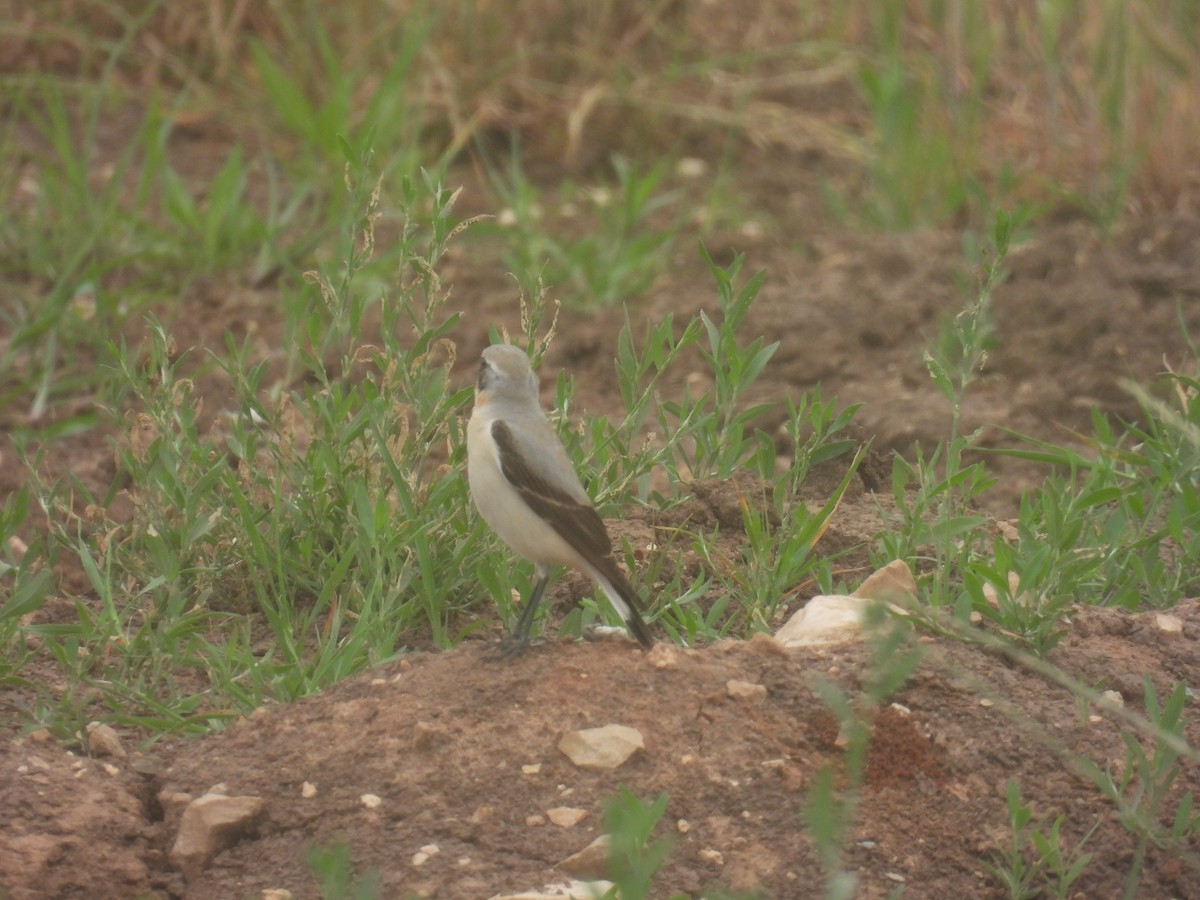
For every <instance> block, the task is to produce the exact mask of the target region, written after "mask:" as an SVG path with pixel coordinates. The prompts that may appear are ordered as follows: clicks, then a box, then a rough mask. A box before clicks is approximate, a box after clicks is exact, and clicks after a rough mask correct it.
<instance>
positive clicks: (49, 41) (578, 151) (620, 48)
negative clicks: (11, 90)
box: [0, 0, 1200, 207]
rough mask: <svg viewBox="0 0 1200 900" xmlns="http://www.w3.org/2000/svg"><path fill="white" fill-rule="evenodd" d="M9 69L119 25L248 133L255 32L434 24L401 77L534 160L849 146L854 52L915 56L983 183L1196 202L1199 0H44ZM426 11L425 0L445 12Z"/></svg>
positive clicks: (114, 42) (314, 39)
mask: <svg viewBox="0 0 1200 900" xmlns="http://www.w3.org/2000/svg"><path fill="white" fill-rule="evenodd" d="M4 6H7V7H8V9H5V10H3V15H0V19H2V20H3V21H5V22H6V23H7V24H5V25H4V26H3V27H2V29H0V58H2V59H3V60H5V62H4V63H3V64H2V65H3V68H4V78H5V80H8V81H14V80H19V79H20V78H21V77H24V76H30V75H34V74H35V73H38V74H49V75H52V76H55V77H57V78H61V79H65V80H69V81H79V82H86V81H92V80H95V79H96V78H98V77H99V75H100V74H101V72H102V71H103V70H104V68H105V66H106V65H108V63H109V60H110V58H111V56H112V54H113V53H114V50H116V49H117V48H118V47H121V46H122V44H123V45H124V49H123V52H121V53H120V54H119V57H118V58H117V62H116V65H115V66H114V68H113V73H112V75H113V81H114V82H115V85H116V86H117V87H118V88H119V89H122V90H124V91H126V92H128V93H130V94H144V93H145V92H146V91H148V90H157V91H162V92H166V93H168V94H170V95H175V96H182V97H184V98H185V99H184V101H183V103H182V104H180V105H179V106H178V107H177V108H178V110H179V111H178V112H177V113H176V115H177V116H179V117H181V118H182V119H183V120H184V121H185V122H186V123H188V124H200V125H204V124H209V123H213V124H219V125H220V126H222V127H226V128H231V129H232V130H233V132H234V133H235V134H241V133H243V132H244V131H247V130H253V127H255V126H256V124H257V123H259V122H261V121H263V115H264V113H269V111H264V110H263V109H261V105H262V91H261V89H260V86H259V85H258V84H256V74H255V68H254V66H253V63H252V60H251V54H250V48H251V44H252V42H253V41H254V40H258V41H262V42H264V43H265V44H266V45H267V46H268V47H271V48H273V50H274V51H275V54H276V56H277V58H278V59H280V60H281V61H282V62H283V63H284V65H285V67H286V68H287V70H288V71H289V73H290V74H291V76H292V77H293V78H294V79H295V82H296V84H297V85H298V86H299V87H300V88H301V89H302V90H303V91H305V92H307V93H308V94H309V95H311V96H320V95H321V92H322V91H323V90H325V87H326V81H327V73H326V64H323V63H322V60H321V41H322V40H327V41H328V47H329V48H332V49H333V52H334V54H335V55H336V57H337V58H339V59H341V60H342V61H344V64H345V65H346V66H353V67H354V69H355V71H356V72H357V73H359V74H360V78H359V81H358V91H359V92H361V94H362V96H364V97H365V96H367V95H369V94H370V92H371V90H372V88H373V82H372V73H373V72H378V71H382V70H383V69H385V68H386V66H387V65H388V64H389V61H390V58H391V55H392V54H393V53H394V52H395V48H396V47H397V46H398V45H399V44H400V43H402V37H403V35H404V34H405V33H406V30H411V29H413V28H414V27H416V28H421V27H426V26H427V27H429V29H430V32H429V35H428V37H427V38H426V40H425V41H424V42H423V44H422V48H421V57H420V59H419V61H418V64H417V65H416V67H415V69H414V75H413V79H412V83H411V84H409V85H407V89H409V90H411V91H412V92H413V93H414V96H419V97H420V98H421V103H420V108H421V110H422V118H423V125H424V140H425V141H426V142H427V144H428V146H429V147H430V148H432V149H433V151H434V152H435V154H436V155H438V156H440V155H442V154H443V153H449V154H450V155H451V156H456V155H459V154H461V153H464V152H465V153H470V152H471V150H472V148H473V147H474V146H476V144H477V142H483V144H484V145H497V144H498V145H504V146H506V145H507V143H508V141H509V139H510V137H511V136H512V135H513V134H517V135H519V136H520V142H521V147H522V151H523V154H524V155H525V157H526V159H527V160H530V161H534V162H537V161H543V162H548V163H551V164H555V165H563V166H566V167H568V168H569V169H587V168H588V167H590V166H591V165H593V164H595V163H598V162H604V161H606V160H607V159H608V158H609V156H610V154H611V153H612V152H614V151H618V150H619V151H622V152H625V153H627V154H630V155H634V156H636V155H638V154H658V153H661V152H664V151H666V150H668V149H673V150H679V151H687V152H691V153H696V154H698V155H705V154H706V153H709V154H711V153H712V152H713V151H719V150H728V149H732V150H733V152H734V158H735V159H736V158H737V150H738V148H739V147H744V146H747V145H754V146H757V147H760V148H762V147H766V148H769V149H770V150H772V151H773V152H778V153H804V154H808V153H816V154H820V155H821V158H824V159H827V160H831V161H833V163H834V164H835V165H839V166H840V165H843V164H846V165H847V166H848V168H846V169H844V170H843V171H849V172H850V173H851V178H853V172H854V170H855V168H856V167H858V168H861V167H864V166H868V165H869V162H870V160H872V159H873V158H876V157H877V156H878V155H879V154H881V153H887V152H888V149H889V148H888V147H886V146H880V142H881V141H882V140H883V139H884V137H885V135H883V134H882V132H881V130H880V128H879V122H878V111H877V110H876V111H872V110H871V109H870V108H869V107H868V106H867V104H866V103H864V100H863V97H862V93H861V91H860V90H859V76H860V73H861V72H862V71H863V69H864V68H867V69H870V68H880V67H884V66H886V65H888V64H890V63H892V62H895V63H897V64H898V65H900V66H902V67H903V70H904V71H905V73H906V77H907V80H908V83H909V84H910V86H911V94H912V96H913V97H915V98H917V100H918V102H919V109H918V110H917V114H916V117H915V124H914V125H913V127H914V128H916V129H918V134H919V138H918V139H919V140H929V141H934V142H942V143H945V144H946V145H947V146H949V147H950V148H951V151H950V155H951V158H952V160H953V163H952V164H953V166H954V167H955V168H957V169H961V170H963V171H970V172H972V173H974V175H973V177H976V178H977V179H978V180H979V182H980V183H981V184H983V185H989V186H991V185H994V184H996V182H997V181H998V180H999V179H1001V177H1002V175H1001V173H1002V172H1003V171H1004V170H1005V168H1006V167H1007V168H1008V169H1009V170H1011V171H1012V172H1013V173H1014V174H1015V176H1016V178H1017V179H1018V181H1019V182H1020V187H1019V188H1018V190H1017V194H1018V195H1020V196H1023V197H1025V198H1026V199H1033V200H1035V201H1038V202H1045V201H1047V200H1049V201H1051V202H1053V201H1054V200H1056V199H1059V198H1063V197H1067V198H1073V199H1074V200H1076V201H1078V202H1079V203H1081V204H1083V205H1085V206H1086V205H1088V204H1089V203H1098V204H1099V203H1103V202H1104V196H1105V195H1106V194H1111V193H1112V192H1113V191H1114V190H1116V191H1118V192H1119V193H1120V194H1121V196H1124V186H1125V185H1126V184H1129V185H1131V186H1132V191H1131V194H1130V196H1131V197H1133V198H1135V199H1136V200H1137V201H1138V202H1140V203H1142V204H1145V205H1148V206H1151V207H1160V206H1165V205H1170V204H1174V203H1179V202H1185V203H1186V202H1190V201H1192V200H1194V197H1195V191H1196V186H1197V176H1196V172H1195V166H1194V161H1195V159H1196V158H1197V150H1198V149H1200V137H1198V136H1200V105H1197V104H1196V103H1195V97H1196V96H1200V11H1198V8H1197V7H1196V6H1195V4H1194V3H1191V2H1189V0H1126V2H1116V3H1104V4H1100V3H1090V4H1084V3H1074V2H1067V0H1057V2H1054V0H1052V2H1044V3H1036V2H1034V0H1017V2H1011V3H1004V4H999V3H995V4H979V3H975V2H971V0H947V2H940V3H936V2H933V0H910V2H902V0H887V2H873V0H856V2H849V3H834V2H829V0H825V2H813V3H809V4H795V3H783V2H777V0H759V2H744V3H701V2H685V0H658V2H652V3H648V4H643V3H634V2H630V0H601V2H596V3H587V4H572V3H567V4H564V3H560V2H558V0H525V2H521V3H516V4H513V3H503V2H499V0H451V2H444V3H430V2H425V0H394V2H391V3H389V4H381V3H378V2H375V0H342V2H339V3H336V4H323V3H315V2H312V3H304V4H301V3H296V2H284V0H270V2H263V3H258V2H249V0H208V2H205V3H186V4H184V3H158V4H148V3H144V2H140V3H139V2H133V0H55V2H42V3H38V4H24V3H19V2H17V0H6V2H5V3H2V4H0V7H4ZM434 10H436V13H435V12H433V11H434Z"/></svg>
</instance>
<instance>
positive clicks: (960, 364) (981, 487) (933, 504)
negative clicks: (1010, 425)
mask: <svg viewBox="0 0 1200 900" xmlns="http://www.w3.org/2000/svg"><path fill="white" fill-rule="evenodd" d="M1011 235H1012V219H1011V217H1010V216H1009V215H1007V214H1006V213H1005V212H1004V211H1003V210H1000V211H997V213H996V216H995V219H994V222H993V227H992V232H991V236H990V244H989V247H988V249H987V250H986V252H984V253H983V254H982V260H983V268H982V272H981V280H980V284H979V287H978V289H977V290H976V292H975V293H974V294H973V295H972V296H971V297H970V298H969V299H968V301H967V302H966V304H965V306H964V307H963V309H962V310H961V311H960V312H959V313H958V314H957V315H955V316H953V317H951V318H948V319H946V320H945V321H944V322H943V324H942V328H941V330H940V332H939V335H938V338H937V341H936V343H935V344H934V346H933V347H932V349H930V350H928V351H926V352H925V357H924V358H925V364H926V366H927V368H928V369H929V374H930V376H931V377H932V379H933V382H934V384H935V385H936V386H937V388H938V390H939V391H940V392H941V393H942V396H943V397H945V398H946V400H947V402H948V403H949V404H950V435H949V438H948V439H947V440H946V442H945V443H944V444H940V445H939V446H938V447H936V448H935V449H934V451H933V453H932V454H930V455H929V456H928V457H926V456H925V455H924V453H923V451H922V450H921V448H920V447H918V448H916V450H915V459H914V460H913V461H911V462H910V461H908V460H905V459H903V458H901V457H900V456H896V457H894V458H893V462H892V493H893V496H894V498H895V502H896V510H897V513H898V519H899V521H898V522H897V523H895V525H896V526H898V527H891V528H889V529H888V530H886V531H885V532H883V533H881V534H880V535H879V547H880V551H881V552H880V553H879V554H878V555H877V556H876V559H877V560H878V561H887V560H890V559H912V558H914V557H920V556H922V555H923V554H926V553H928V554H929V555H930V560H929V561H930V563H931V569H932V572H931V574H930V576H929V578H930V581H931V588H930V591H929V602H930V605H931V606H933V607H935V608H937V607H943V606H946V607H950V608H953V609H954V612H955V615H957V616H958V617H959V619H960V620H962V621H966V619H967V617H968V615H969V614H970V612H971V609H972V595H971V594H970V593H969V592H967V591H965V590H964V589H963V587H962V585H963V580H964V576H965V573H966V572H967V571H969V570H971V568H972V567H973V566H976V565H977V564H978V563H979V560H980V559H981V558H982V557H983V556H984V554H985V553H986V550H987V534H986V531H985V528H984V526H985V525H986V523H987V519H986V517H984V516H982V515H980V514H979V513H978V512H976V511H975V509H974V501H975V500H976V498H977V497H978V496H979V495H981V494H982V493H984V492H985V491H987V490H988V489H989V488H991V487H992V485H993V484H994V483H995V480H994V479H993V478H992V477H991V475H990V474H989V473H988V472H987V469H986V468H985V467H984V465H983V464H982V463H970V464H968V463H967V462H965V461H964V458H963V456H964V453H966V452H967V451H968V450H969V449H971V448H972V447H973V446H974V444H975V443H976V441H977V439H978V434H977V433H976V434H973V435H964V434H962V433H961V432H962V409H963V400H964V397H965V396H966V392H967V389H968V388H969V387H970V385H971V384H972V383H973V382H974V380H975V379H976V378H977V377H978V375H979V372H980V371H981V369H982V367H983V364H984V362H985V361H986V359H987V351H988V347H989V346H990V343H991V340H992V331H993V328H994V326H993V322H992V316H991V304H992V300H993V294H994V291H995V289H996V287H997V286H998V285H999V284H1000V283H1001V282H1002V281H1003V279H1004V278H1005V271H1004V268H1003V263H1004V258H1005V256H1006V255H1007V253H1008V247H1009V241H1010V238H1011ZM1005 584H1007V582H1005Z"/></svg>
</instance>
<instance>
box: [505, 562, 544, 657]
mask: <svg viewBox="0 0 1200 900" xmlns="http://www.w3.org/2000/svg"><path fill="white" fill-rule="evenodd" d="M549 581H550V573H549V572H539V573H538V579H537V581H536V582H534V585H533V592H532V593H531V594H530V595H529V600H528V601H527V602H526V603H525V608H524V609H523V610H521V618H519V619H518V620H517V624H516V625H514V626H513V630H512V633H511V634H509V636H508V637H507V638H505V639H504V640H503V641H502V642H501V647H500V651H499V654H498V655H499V656H501V657H502V658H504V659H513V658H514V657H517V656H520V655H521V653H522V652H523V651H524V650H525V648H526V647H528V646H529V636H530V634H531V632H532V631H533V619H534V616H535V615H536V613H537V608H538V604H539V603H541V601H542V594H544V593H545V591H546V585H547V584H548V583H549Z"/></svg>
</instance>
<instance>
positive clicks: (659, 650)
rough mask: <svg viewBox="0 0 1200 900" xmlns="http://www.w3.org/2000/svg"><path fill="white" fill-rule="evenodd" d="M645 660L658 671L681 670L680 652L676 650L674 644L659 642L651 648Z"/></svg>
mask: <svg viewBox="0 0 1200 900" xmlns="http://www.w3.org/2000/svg"><path fill="white" fill-rule="evenodd" d="M645 658H646V662H648V663H650V665H652V666H654V668H656V669H677V668H679V651H678V650H676V649H675V645H674V644H671V643H668V642H666V641H659V642H658V643H657V644H655V645H654V646H653V647H651V648H650V650H649V651H648V652H647V653H646V657H645Z"/></svg>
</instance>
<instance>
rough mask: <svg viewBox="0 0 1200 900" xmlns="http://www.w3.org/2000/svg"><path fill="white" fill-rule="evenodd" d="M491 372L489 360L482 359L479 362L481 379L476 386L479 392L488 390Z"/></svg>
mask: <svg viewBox="0 0 1200 900" xmlns="http://www.w3.org/2000/svg"><path fill="white" fill-rule="evenodd" d="M491 371H492V369H491V366H489V365H488V362H487V360H486V359H481V360H480V361H479V378H478V379H476V381H475V386H476V387H477V388H478V389H479V390H481V391H482V390H484V389H485V388H487V382H488V376H489V375H490V374H491Z"/></svg>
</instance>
